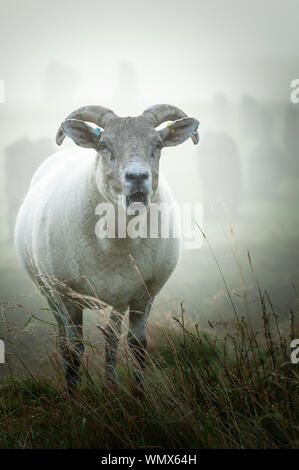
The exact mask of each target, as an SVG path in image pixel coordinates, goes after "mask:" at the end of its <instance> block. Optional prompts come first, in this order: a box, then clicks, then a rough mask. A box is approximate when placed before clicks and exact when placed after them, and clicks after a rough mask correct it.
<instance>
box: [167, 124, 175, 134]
mask: <svg viewBox="0 0 299 470" xmlns="http://www.w3.org/2000/svg"><path fill="white" fill-rule="evenodd" d="M167 127H168V129H169V131H170V134H174V133H175V129H174V128H173V127H172V124H171V123H170V122H169V123H168V124H167Z"/></svg>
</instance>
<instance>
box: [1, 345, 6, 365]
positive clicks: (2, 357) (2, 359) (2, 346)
mask: <svg viewBox="0 0 299 470" xmlns="http://www.w3.org/2000/svg"><path fill="white" fill-rule="evenodd" d="M4 363H5V344H4V341H3V339H0V364H4Z"/></svg>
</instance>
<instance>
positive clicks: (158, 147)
mask: <svg viewBox="0 0 299 470" xmlns="http://www.w3.org/2000/svg"><path fill="white" fill-rule="evenodd" d="M161 150H162V145H161V144H158V145H156V146H155V148H154V152H153V157H154V158H159V156H160V153H161Z"/></svg>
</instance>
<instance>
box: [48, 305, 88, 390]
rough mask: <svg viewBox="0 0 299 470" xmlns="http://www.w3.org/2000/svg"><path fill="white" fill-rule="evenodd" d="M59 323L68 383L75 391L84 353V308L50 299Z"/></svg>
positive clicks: (60, 342) (60, 344)
mask: <svg viewBox="0 0 299 470" xmlns="http://www.w3.org/2000/svg"><path fill="white" fill-rule="evenodd" d="M48 303H49V305H50V308H51V309H52V311H53V313H54V315H55V317H56V319H57V324H58V332H59V336H58V342H59V346H60V349H61V352H62V356H63V362H64V372H65V379H66V384H67V388H68V391H69V392H71V393H72V392H73V390H74V387H75V385H76V384H77V382H78V380H79V370H80V365H81V358H82V355H83V353H84V343H83V336H82V325H83V310H82V308H81V307H79V306H77V305H75V304H74V303H73V302H71V301H67V300H64V301H63V302H61V301H59V300H58V301H56V302H54V300H52V299H48Z"/></svg>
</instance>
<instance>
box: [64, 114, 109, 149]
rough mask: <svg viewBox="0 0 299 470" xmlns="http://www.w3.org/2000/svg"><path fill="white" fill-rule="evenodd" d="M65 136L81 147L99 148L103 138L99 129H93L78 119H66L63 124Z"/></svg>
mask: <svg viewBox="0 0 299 470" xmlns="http://www.w3.org/2000/svg"><path fill="white" fill-rule="evenodd" d="M62 129H63V132H64V133H65V135H67V136H68V137H70V139H72V140H73V141H74V142H75V144H77V145H80V147H87V148H94V149H95V148H97V147H98V143H99V139H100V136H101V130H100V129H99V127H96V128H94V127H91V126H90V125H89V124H86V122H84V121H79V120H78V119H66V120H65V121H63V123H62Z"/></svg>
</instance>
